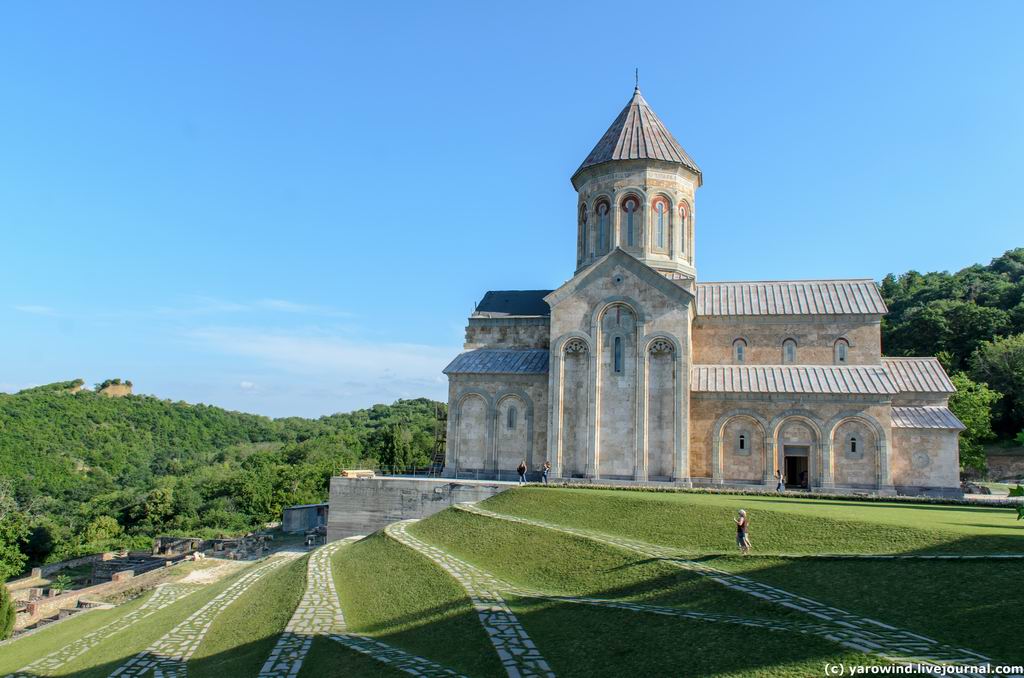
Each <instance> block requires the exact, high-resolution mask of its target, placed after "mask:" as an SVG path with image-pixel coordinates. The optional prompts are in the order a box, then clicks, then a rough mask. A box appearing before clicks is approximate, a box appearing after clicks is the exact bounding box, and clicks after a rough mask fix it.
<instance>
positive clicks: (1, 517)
mask: <svg viewBox="0 0 1024 678" xmlns="http://www.w3.org/2000/svg"><path fill="white" fill-rule="evenodd" d="M28 533H29V527H28V516H27V515H26V514H25V512H24V511H22V510H21V508H20V507H19V506H18V503H17V501H15V498H14V493H13V491H12V489H11V483H10V481H7V480H0V581H4V580H6V579H8V578H10V577H13V576H14V575H16V574H18V573H20V572H21V570H22V568H23V567H24V565H25V561H26V560H27V558H26V556H25V554H24V553H22V551H21V542H22V540H24V539H25V537H27V536H28Z"/></svg>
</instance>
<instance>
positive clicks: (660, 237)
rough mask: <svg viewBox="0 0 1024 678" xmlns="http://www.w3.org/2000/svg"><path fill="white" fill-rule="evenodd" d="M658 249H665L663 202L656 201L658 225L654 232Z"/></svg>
mask: <svg viewBox="0 0 1024 678" xmlns="http://www.w3.org/2000/svg"><path fill="white" fill-rule="evenodd" d="M655 242H657V243H658V249H662V250H663V249H665V203H663V202H659V203H658V226H657V230H656V233H655Z"/></svg>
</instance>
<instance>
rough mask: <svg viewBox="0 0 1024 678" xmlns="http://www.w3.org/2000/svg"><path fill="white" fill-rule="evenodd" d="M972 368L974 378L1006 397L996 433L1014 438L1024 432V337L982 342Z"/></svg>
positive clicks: (1014, 336)
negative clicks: (1021, 431) (1023, 429)
mask: <svg viewBox="0 0 1024 678" xmlns="http://www.w3.org/2000/svg"><path fill="white" fill-rule="evenodd" d="M970 366H971V377H972V378H974V379H975V380H976V381H981V382H985V383H987V384H988V385H989V386H990V387H992V388H993V389H995V390H996V391H999V392H1000V393H1002V394H1003V401H1002V402H1001V403H1000V407H999V416H998V417H997V420H996V427H997V429H998V430H999V431H1000V432H1001V433H1002V434H1004V435H1006V436H1011V435H1013V434H1014V433H1016V432H1017V431H1019V430H1021V428H1024V334H1016V335H1013V336H1010V337H1002V338H999V339H996V340H994V341H986V342H982V344H981V345H980V346H979V347H978V350H977V351H975V352H974V355H973V356H971V360H970Z"/></svg>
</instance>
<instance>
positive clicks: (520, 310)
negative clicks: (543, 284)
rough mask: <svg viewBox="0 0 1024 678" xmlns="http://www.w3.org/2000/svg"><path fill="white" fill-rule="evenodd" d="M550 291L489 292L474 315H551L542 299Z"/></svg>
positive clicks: (478, 305) (549, 309)
mask: <svg viewBox="0 0 1024 678" xmlns="http://www.w3.org/2000/svg"><path fill="white" fill-rule="evenodd" d="M549 294H551V290H491V291H490V292H488V293H487V294H485V295H484V298H483V299H481V300H480V303H479V304H477V305H476V311H474V313H473V314H474V315H486V316H487V317H491V318H494V317H500V316H506V315H551V308H550V307H549V306H548V302H546V301H544V297H546V296H548V295H549Z"/></svg>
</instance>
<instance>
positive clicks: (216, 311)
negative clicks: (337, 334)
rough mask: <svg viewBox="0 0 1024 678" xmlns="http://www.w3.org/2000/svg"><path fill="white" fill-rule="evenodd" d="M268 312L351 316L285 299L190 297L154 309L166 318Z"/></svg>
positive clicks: (333, 309) (323, 307) (332, 309)
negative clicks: (178, 302)
mask: <svg viewBox="0 0 1024 678" xmlns="http://www.w3.org/2000/svg"><path fill="white" fill-rule="evenodd" d="M258 311H270V312H273V313H294V314H303V315H315V316H324V317H348V316H350V315H351V314H350V313H347V312H345V311H341V310H338V309H335V308H330V307H328V306H318V305H316V304H303V303H300V302H296V301H289V300H287V299H259V300H257V301H248V302H238V301H231V300H226V299H218V298H216V297H202V296H199V297H192V298H190V299H188V300H187V302H186V303H185V304H183V305H181V306H161V307H159V308H157V309H156V312H157V313H158V314H160V315H166V316H203V315H221V314H230V313H254V312H258Z"/></svg>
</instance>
